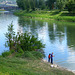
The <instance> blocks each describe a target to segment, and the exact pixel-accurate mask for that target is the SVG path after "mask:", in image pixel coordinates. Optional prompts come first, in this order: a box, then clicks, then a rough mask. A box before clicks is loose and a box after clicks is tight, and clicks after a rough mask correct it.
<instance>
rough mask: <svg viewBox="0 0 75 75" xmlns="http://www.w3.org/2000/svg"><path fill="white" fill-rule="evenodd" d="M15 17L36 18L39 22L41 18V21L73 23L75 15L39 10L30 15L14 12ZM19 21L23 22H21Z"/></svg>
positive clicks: (65, 12)
mask: <svg viewBox="0 0 75 75" xmlns="http://www.w3.org/2000/svg"><path fill="white" fill-rule="evenodd" d="M15 15H17V16H22V17H23V18H26V17H29V18H30V17H31V18H34V17H36V18H37V19H40V20H41V18H43V19H42V20H44V19H46V20H50V19H54V20H62V21H69V22H75V17H74V16H75V14H73V13H69V12H68V11H61V12H60V11H59V10H51V11H44V10H40V11H33V12H31V13H26V12H25V11H22V10H21V11H19V12H15ZM21 21H23V20H21Z"/></svg>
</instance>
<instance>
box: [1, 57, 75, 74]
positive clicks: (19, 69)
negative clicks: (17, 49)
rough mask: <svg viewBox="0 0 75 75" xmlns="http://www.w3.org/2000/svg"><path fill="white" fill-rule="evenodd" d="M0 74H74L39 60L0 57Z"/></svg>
mask: <svg viewBox="0 0 75 75" xmlns="http://www.w3.org/2000/svg"><path fill="white" fill-rule="evenodd" d="M0 75H74V74H73V73H72V72H69V71H66V70H60V69H56V68H51V67H50V64H48V63H45V62H43V61H41V60H36V59H35V60H32V59H27V58H16V57H11V58H8V57H6V58H3V57H0Z"/></svg>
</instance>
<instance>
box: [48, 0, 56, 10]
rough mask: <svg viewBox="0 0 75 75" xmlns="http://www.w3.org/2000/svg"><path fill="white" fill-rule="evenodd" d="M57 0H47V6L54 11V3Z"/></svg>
mask: <svg viewBox="0 0 75 75" xmlns="http://www.w3.org/2000/svg"><path fill="white" fill-rule="evenodd" d="M55 1H56V0H47V5H48V8H49V9H53V8H54V2H55Z"/></svg>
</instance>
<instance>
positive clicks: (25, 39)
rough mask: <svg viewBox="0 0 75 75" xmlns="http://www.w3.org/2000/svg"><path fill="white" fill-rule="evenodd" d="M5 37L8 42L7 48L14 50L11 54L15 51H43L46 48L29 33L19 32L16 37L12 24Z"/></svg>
mask: <svg viewBox="0 0 75 75" xmlns="http://www.w3.org/2000/svg"><path fill="white" fill-rule="evenodd" d="M5 36H6V40H7V41H6V45H7V46H6V47H9V50H10V51H11V50H12V51H11V52H13V50H14V51H15V52H18V53H23V52H24V51H35V50H36V49H37V50H38V49H40V50H41V49H42V48H44V44H42V42H41V41H39V40H38V38H37V37H35V36H34V35H32V34H31V33H29V32H25V33H19V32H17V35H15V32H14V29H13V25H12V24H10V25H9V26H8V32H7V33H6V34H5Z"/></svg>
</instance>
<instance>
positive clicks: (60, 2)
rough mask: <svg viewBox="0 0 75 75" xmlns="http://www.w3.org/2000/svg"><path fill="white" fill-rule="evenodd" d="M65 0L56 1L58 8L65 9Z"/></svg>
mask: <svg viewBox="0 0 75 75" xmlns="http://www.w3.org/2000/svg"><path fill="white" fill-rule="evenodd" d="M65 3H66V2H65V1H64V0H57V1H56V5H57V8H58V9H60V11H61V10H63V9H64V8H65Z"/></svg>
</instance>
